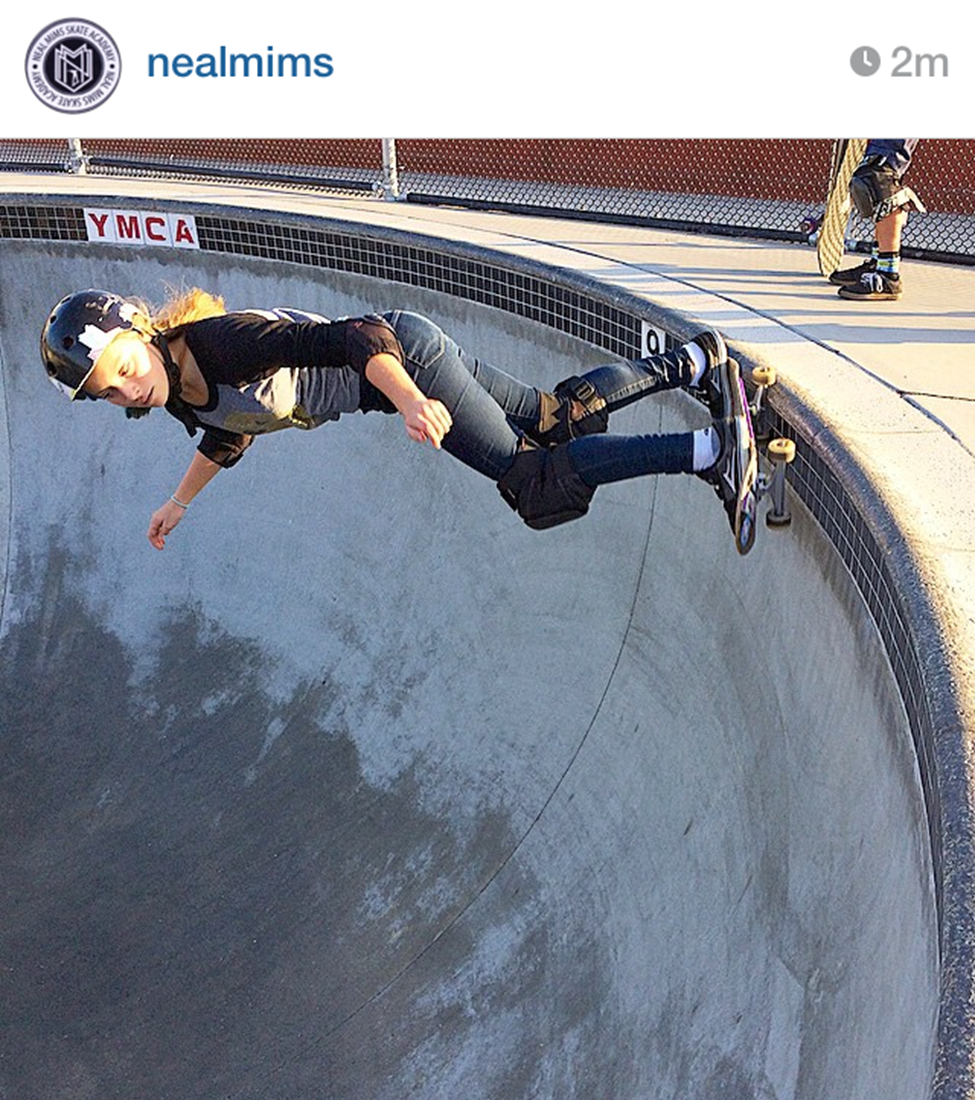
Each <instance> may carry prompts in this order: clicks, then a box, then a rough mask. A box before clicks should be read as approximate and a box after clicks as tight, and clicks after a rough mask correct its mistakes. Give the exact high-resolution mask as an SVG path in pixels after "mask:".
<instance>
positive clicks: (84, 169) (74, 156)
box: [68, 138, 88, 176]
mask: <svg viewBox="0 0 975 1100" xmlns="http://www.w3.org/2000/svg"><path fill="white" fill-rule="evenodd" d="M68 165H69V166H70V169H71V171H72V172H74V174H75V175H76V176H86V175H87V174H88V158H87V157H86V156H85V151H84V149H82V148H81V138H68Z"/></svg>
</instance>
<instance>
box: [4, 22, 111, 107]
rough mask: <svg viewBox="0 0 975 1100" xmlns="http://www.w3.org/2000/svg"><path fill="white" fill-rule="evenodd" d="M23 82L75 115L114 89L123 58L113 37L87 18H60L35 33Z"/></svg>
mask: <svg viewBox="0 0 975 1100" xmlns="http://www.w3.org/2000/svg"><path fill="white" fill-rule="evenodd" d="M26 67H27V83H28V84H30V87H31V91H32V92H33V93H34V95H36V96H37V98H38V99H39V100H40V101H41V102H42V103H44V104H46V105H47V106H48V107H51V108H53V109H54V110H55V111H65V112H66V113H68V114H73V115H78V114H81V113H82V112H84V111H91V110H94V108H95V107H100V106H101V105H102V104H103V103H104V102H105V100H106V99H108V97H109V96H110V95H111V94H112V92H114V91H115V87H116V85H117V84H118V81H119V76H120V75H121V73H122V60H121V58H120V56H119V52H118V46H116V45H115V41H114V39H113V38H112V36H111V35H110V34H109V33H108V32H107V31H105V30H102V28H101V27H99V26H98V24H97V23H92V22H91V21H90V20H89V19H61V20H59V21H58V22H57V23H52V24H51V25H50V26H49V27H45V28H44V30H42V31H41V32H40V34H38V35H36V36H35V38H34V41H33V42H32V43H31V44H30V49H29V50H28V51H27V64H26Z"/></svg>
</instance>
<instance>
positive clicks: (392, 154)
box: [383, 138, 400, 201]
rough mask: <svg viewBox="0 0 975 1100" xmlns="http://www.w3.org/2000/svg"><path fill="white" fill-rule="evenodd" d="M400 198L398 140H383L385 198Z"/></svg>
mask: <svg viewBox="0 0 975 1100" xmlns="http://www.w3.org/2000/svg"><path fill="white" fill-rule="evenodd" d="M399 197H400V193H399V173H398V172H397V170H396V138H383V198H384V199H389V200H391V201H392V200H395V199H398V198H399Z"/></svg>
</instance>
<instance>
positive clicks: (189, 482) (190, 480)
mask: <svg viewBox="0 0 975 1100" xmlns="http://www.w3.org/2000/svg"><path fill="white" fill-rule="evenodd" d="M221 469H222V467H221V466H218V465H217V463H216V462H211V461H210V459H209V458H207V457H206V456H205V455H202V454H200V452H199V451H196V452H195V453H194V455H193V460H192V462H190V464H189V467H188V468H187V471H186V473H185V474H184V475H183V480H182V481H181V482H180V483H179V486H178V488H177V489H176V492H175V493H173V495H172V496H171V497H170V498H169V500H167V501H166V503H165V504H164V505H163V506H162V507H161V508H158V509H156V511H155V512H153V513H152V519H151V520H150V521H149V532H148V534H149V541H150V542H151V543H152V545H153V546H154V547H155V548H156V549H157V550H162V548H163V547H164V546H165V545H166V536H167V535H168V534H170V533H171V532H172V530H173V528H174V527H175V526H176V524H177V523H179V521H180V520H181V519H182V518H183V516H184V515H185V514H186V509H187V508H188V507H189V505H190V503H191V501H192V500H193V498H194V497H195V496H196V495H197V493H199V492H200V491H201V490H202V489H205V488H206V486H207V485H209V484H210V482H211V481H212V480H213V479H214V477H216V475H217V473H218V472H219V471H220V470H221Z"/></svg>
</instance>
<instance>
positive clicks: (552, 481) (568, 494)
mask: <svg viewBox="0 0 975 1100" xmlns="http://www.w3.org/2000/svg"><path fill="white" fill-rule="evenodd" d="M498 491H499V492H500V493H501V496H502V497H503V498H504V500H505V501H506V503H507V504H508V505H509V506H510V507H511V508H513V509H514V510H515V511H516V512H517V513H518V515H519V516H521V518H522V519H523V520H524V521H525V523H526V524H528V526H529V527H532V528H534V529H535V530H536V531H544V530H545V529H546V528H548V527H557V526H558V525H559V524H560V523H568V522H569V521H570V520H573V519H579V518H580V517H582V516H584V515H585V514H586V512H588V511H589V502H590V501H591V500H592V496H593V493H595V491H596V490H595V489H594V488H593V486H591V485H588V484H587V483H586V482H585V481H583V480H582V478H581V477H580V476H579V475H578V474H577V473H576V471H575V468H574V467H573V465H572V461H571V460H570V458H569V454H568V451H567V450H566V448H565V447H553V448H552V450H550V451H542V450H537V449H536V448H534V447H532V448H531V449H530V450H526V451H519V452H518V454H516V455H515V460H514V462H513V463H512V464H511V469H510V470H508V472H507V473H506V474H505V475H504V477H503V478H501V480H500V481H499V482H498Z"/></svg>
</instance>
